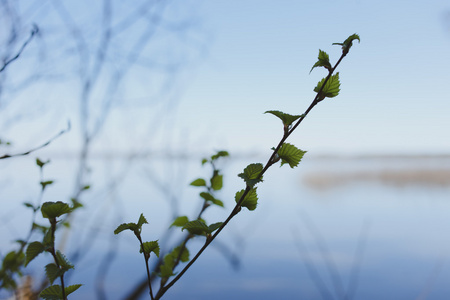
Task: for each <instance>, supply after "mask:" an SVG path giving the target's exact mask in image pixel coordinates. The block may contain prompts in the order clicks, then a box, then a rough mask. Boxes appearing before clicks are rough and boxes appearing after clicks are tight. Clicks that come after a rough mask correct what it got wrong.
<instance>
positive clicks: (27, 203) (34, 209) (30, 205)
mask: <svg viewBox="0 0 450 300" xmlns="http://www.w3.org/2000/svg"><path fill="white" fill-rule="evenodd" d="M23 205H25V206H26V207H29V208H32V209H33V211H37V210H38V209H39V206H37V207H34V205H33V204H32V203H30V202H25V203H24V204H23Z"/></svg>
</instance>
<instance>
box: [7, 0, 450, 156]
mask: <svg viewBox="0 0 450 300" xmlns="http://www.w3.org/2000/svg"><path fill="white" fill-rule="evenodd" d="M24 3H28V2H24ZM167 3H169V5H168V7H167V8H166V10H165V17H166V18H167V19H168V20H172V19H174V20H177V18H178V17H179V16H181V17H182V18H183V17H186V16H187V19H190V20H191V21H192V20H193V21H194V22H192V23H191V25H194V26H193V27H194V31H193V32H192V31H190V30H187V31H186V33H185V32H184V31H183V30H180V31H176V30H175V33H173V32H170V30H162V31H160V32H159V35H157V36H156V38H155V42H156V43H154V44H150V47H147V48H145V49H143V51H142V53H143V57H142V59H141V61H140V63H141V64H143V65H145V63H147V62H149V64H150V71H148V70H147V69H145V67H143V66H141V65H139V66H134V67H133V68H131V69H130V70H129V72H128V73H127V74H126V78H125V79H124V81H123V84H124V85H123V86H122V87H123V88H122V89H121V90H119V91H118V92H117V93H113V97H115V98H118V99H123V100H120V101H121V102H120V104H118V105H115V106H113V108H112V111H111V114H110V117H109V119H108V120H107V122H106V124H105V127H104V129H103V130H102V133H101V134H102V137H101V140H99V142H98V143H97V144H96V145H97V146H98V147H100V148H101V147H104V148H106V149H107V150H111V149H122V148H124V149H130V145H131V146H132V148H133V150H134V149H138V148H139V149H146V148H149V149H151V150H155V149H156V150H158V149H164V148H165V147H166V146H167V145H169V146H170V147H171V148H172V150H173V151H174V152H181V151H188V152H190V153H197V152H201V153H202V155H205V154H208V153H211V152H212V151H214V150H217V149H227V150H229V151H230V152H233V153H253V152H258V153H265V152H266V150H268V149H270V148H271V147H272V146H274V145H275V144H276V143H277V141H278V140H279V138H280V136H281V133H282V129H281V122H280V121H279V120H278V119H277V118H275V117H274V116H271V115H264V114H263V113H264V112H265V111H267V110H281V111H284V112H286V113H290V114H301V113H303V111H304V110H305V109H306V108H307V107H308V105H309V103H310V102H311V100H312V99H313V97H314V93H313V88H314V87H315V86H316V84H317V82H318V81H319V80H321V78H322V77H324V76H325V75H326V73H325V71H324V70H322V69H315V70H314V71H313V72H312V73H311V74H309V71H310V69H311V67H312V65H313V64H314V63H315V61H316V59H317V55H318V51H319V49H322V50H324V51H326V52H327V53H328V54H329V55H330V60H331V61H332V62H335V61H336V60H337V59H338V57H339V56H340V53H341V51H340V48H339V47H337V46H332V45H331V44H332V43H334V42H342V41H343V40H345V39H346V38H347V37H348V36H349V35H351V34H353V33H357V34H359V35H360V37H361V43H360V44H355V45H354V47H353V48H352V49H351V52H350V54H349V55H348V56H347V57H346V58H345V60H344V61H343V62H342V64H341V66H340V67H339V69H338V71H339V72H340V78H341V93H340V95H339V96H338V97H336V98H333V99H327V100H326V101H324V102H322V103H321V104H320V105H318V106H317V107H316V108H315V109H314V111H313V112H312V113H311V114H310V116H309V117H308V118H307V119H306V120H305V122H304V124H302V126H301V127H300V128H299V130H298V131H297V132H296V133H294V134H293V135H292V136H291V138H290V142H291V143H294V144H295V145H296V146H298V147H300V148H302V149H304V150H308V151H310V154H313V153H316V154H346V155H351V154H386V153H388V154H391V153H394V154H402V153H406V154H442V153H448V150H449V149H450V142H449V139H448V138H447V129H448V128H450V119H449V118H448V116H447V115H448V113H449V112H450V101H449V100H450V97H449V96H448V95H447V93H446V92H445V87H446V86H447V85H448V84H449V82H450V75H448V72H447V70H448V69H450V59H449V55H448V53H450V52H449V50H450V17H449V15H450V13H449V12H450V5H449V4H448V1H441V0H431V1H356V0H352V1H350V0H349V1H331V0H328V1H265V0H258V1H256V0H249V1H237V0H228V1H197V0H191V1H172V2H167ZM119 4H120V3H119V2H114V5H115V6H114V10H113V11H114V17H117V19H120V15H121V14H123V15H126V14H127V13H128V12H129V10H132V9H134V8H135V7H133V6H129V5H124V6H122V7H118V5H119ZM65 5H66V9H67V11H69V12H70V13H72V16H73V18H74V20H75V21H76V22H78V24H79V26H80V31H81V32H82V33H83V34H84V35H85V39H86V41H87V42H88V43H91V44H92V45H94V46H95V45H96V43H98V40H97V39H98V38H97V37H98V31H96V30H98V24H97V23H98V22H97V21H99V20H100V19H101V18H99V16H100V15H101V6H100V4H98V3H97V4H92V3H88V2H77V1H73V2H71V1H68V2H67V3H65ZM86 5H91V7H90V9H89V10H86V9H85V7H86ZM95 5H97V6H95ZM136 5H137V4H136ZM19 6H20V5H18V7H19ZM21 7H22V10H23V12H22V20H23V21H24V26H23V27H22V28H21V30H22V32H23V37H24V38H25V37H26V36H27V35H28V32H29V28H30V26H31V24H32V23H36V24H38V25H39V26H40V28H41V32H42V34H43V36H44V37H48V38H49V40H48V41H47V42H48V43H49V44H48V45H47V48H44V49H45V53H46V60H43V61H40V59H41V57H40V56H39V55H34V56H33V53H38V51H36V49H38V46H37V45H39V43H38V42H37V41H36V42H34V43H31V44H30V46H29V49H27V51H26V52H24V54H23V56H22V57H21V59H20V60H18V61H17V62H15V64H14V65H11V66H10V67H9V68H8V72H9V73H8V76H11V75H12V76H13V77H14V76H16V77H19V78H20V76H21V74H22V73H24V74H25V73H26V72H27V71H28V70H32V69H33V68H34V69H36V68H37V69H38V70H42V73H44V75H45V74H47V73H48V74H50V75H51V76H54V77H50V80H48V81H45V80H42V81H41V82H40V83H39V85H38V86H36V87H32V88H30V89H28V90H25V91H23V92H22V91H21V92H20V93H16V94H14V96H15V97H16V98H12V97H9V94H7V93H6V92H7V89H8V88H9V87H10V85H9V83H6V84H4V87H5V91H6V92H5V91H4V94H3V95H2V97H3V99H4V100H3V101H5V99H9V100H8V101H10V103H9V106H5V105H3V106H2V111H1V112H0V113H2V116H1V117H2V118H1V119H2V120H3V121H2V122H3V123H7V121H4V120H6V119H8V117H11V116H15V114H21V115H22V116H21V117H20V120H21V121H20V122H15V123H13V126H12V127H6V126H3V138H4V139H8V138H9V139H13V142H14V143H15V145H18V150H17V151H19V150H20V149H29V148H30V147H31V146H34V145H38V144H39V143H42V141H43V140H45V139H47V138H48V137H49V136H52V135H53V131H55V130H56V129H58V130H59V129H62V128H64V127H65V126H66V123H67V120H71V122H72V131H71V132H70V133H69V134H67V135H66V136H67V137H66V138H62V139H61V141H56V142H55V143H54V145H53V148H52V151H62V152H67V151H71V150H73V149H75V148H76V147H77V141H79V130H80V122H79V121H80V119H79V116H78V115H77V114H78V111H79V107H78V104H77V103H78V102H77V101H79V95H80V94H81V92H80V84H79V79H78V78H77V68H78V67H79V64H80V63H79V61H78V58H77V56H76V47H75V45H76V43H75V42H73V41H72V40H71V37H70V36H68V33H67V31H65V30H66V29H65V27H64V26H65V24H64V18H61V17H60V16H58V14H57V13H56V11H57V10H56V9H55V7H54V3H53V2H48V1H44V2H39V1H37V2H32V3H31V4H29V5H28V6H27V5H22V6H21ZM93 20H94V21H93ZM114 20H116V19H114ZM92 22H94V23H92ZM95 22H97V23H95ZM114 22H116V21H113V27H114V26H116V25H117V24H118V23H119V22H118V23H114ZM96 26H97V27H96ZM146 26H148V24H146V23H142V22H141V23H137V24H136V25H135V27H130V28H128V31H124V33H121V34H119V35H118V38H117V39H116V40H115V41H114V43H112V44H111V46H110V48H108V50H107V51H108V52H107V63H108V64H107V65H106V67H104V68H103V69H102V72H103V73H101V76H102V77H100V80H99V81H98V83H99V84H98V86H97V87H96V88H97V90H95V92H94V93H93V97H92V99H91V102H92V109H93V110H92V111H93V112H95V113H97V114H99V111H98V107H101V106H99V105H98V104H99V103H100V102H101V101H102V97H103V96H102V92H103V90H107V89H108V85H107V84H108V73H109V72H113V71H114V70H115V68H116V67H117V66H120V63H122V62H123V59H122V58H123V57H122V56H121V54H122V53H126V50H127V49H129V48H131V47H132V46H133V43H134V39H138V38H139V36H140V34H141V32H142V31H143V30H145V28H146ZM114 28H115V27H114ZM196 31H197V32H196ZM184 34H185V35H184ZM196 34H197V35H196ZM175 40H176V41H175ZM158 43H160V44H158ZM41 44H42V43H41ZM90 50H91V54H92V55H93V53H95V51H96V49H95V47H92V49H90ZM33 51H34V52H33ZM74 53H75V54H74ZM27 55H28V56H27ZM68 55H69V56H70V55H72V56H71V58H70V59H66V57H67V56H68ZM192 57H194V58H192ZM151 59H153V62H152V61H151ZM171 60H174V61H176V62H177V63H178V61H183V60H186V61H187V65H188V67H187V68H185V69H184V73H183V72H182V73H181V74H180V76H178V77H177V79H176V80H175V81H174V82H175V83H174V86H175V87H176V89H174V90H173V92H171V93H169V94H168V95H164V96H163V97H162V98H161V99H166V100H167V99H168V101H173V103H177V104H176V105H171V104H167V105H166V104H164V101H166V100H163V101H162V103H163V104H160V105H159V104H158V105H159V106H158V105H156V106H155V105H153V104H152V103H153V102H157V101H155V99H159V95H158V94H157V93H155V92H154V90H155V89H157V88H153V87H154V86H158V85H164V79H162V78H164V75H159V74H160V73H161V74H163V72H160V70H159V69H158V68H157V67H156V68H155V66H154V65H151V64H152V63H155V61H156V63H161V62H171ZM125 62H126V60H125ZM152 68H153V69H152ZM159 72H160V73H159ZM61 74H62V76H61ZM158 76H160V77H158ZM55 78H57V79H58V80H55ZM97 92H98V93H97ZM13 93H14V91H13ZM149 99H150V100H149ZM149 103H150V105H149ZM165 105H166V107H164V106H165ZM24 107H25V108H32V109H30V110H27V113H24V111H25V110H24ZM96 109H97V110H96ZM167 112H170V113H169V114H167ZM159 117H163V119H164V120H162V121H161V122H160V120H158V118H159ZM12 120H14V118H12ZM94 121H95V120H94ZM152 122H153V123H152ZM91 123H94V122H91ZM0 125H1V124H0ZM30 128H33V130H30ZM55 128H56V129H55ZM56 132H57V131H55V133H56ZM41 133H43V134H41ZM19 135H20V138H14V137H17V136H19ZM168 136H170V138H167V137H168ZM94 148H95V147H94ZM13 152H16V151H13Z"/></svg>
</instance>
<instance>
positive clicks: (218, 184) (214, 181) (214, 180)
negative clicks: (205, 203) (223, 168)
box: [211, 170, 223, 191]
mask: <svg viewBox="0 0 450 300" xmlns="http://www.w3.org/2000/svg"><path fill="white" fill-rule="evenodd" d="M222 186H223V175H220V174H219V171H217V170H215V171H214V175H213V177H211V188H212V189H213V190H215V191H218V190H221V189H222Z"/></svg>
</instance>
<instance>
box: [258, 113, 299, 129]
mask: <svg viewBox="0 0 450 300" xmlns="http://www.w3.org/2000/svg"><path fill="white" fill-rule="evenodd" d="M265 114H272V115H274V116H277V117H278V118H280V119H281V121H282V122H283V125H284V126H285V127H289V126H291V124H292V123H294V121H295V120H297V119H298V118H301V117H302V116H303V115H295V116H293V115H290V114H286V113H284V112H281V111H278V110H268V111H266V112H265Z"/></svg>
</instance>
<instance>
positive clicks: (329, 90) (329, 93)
mask: <svg viewBox="0 0 450 300" xmlns="http://www.w3.org/2000/svg"><path fill="white" fill-rule="evenodd" d="M325 79H326V77H325V78H323V79H322V80H321V81H320V82H319V83H318V84H317V86H316V87H315V88H314V92H316V93H319V92H320V93H319V98H318V100H319V101H321V100H323V99H325V97H328V98H333V97H336V96H337V95H339V91H340V88H339V87H340V86H341V83H340V82H339V72H338V73H336V74H335V75H332V76H331V77H330V79H328V81H327V83H326V84H325V86H324V88H323V89H322V91H320V89H321V88H322V85H323V83H324V82H325Z"/></svg>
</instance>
